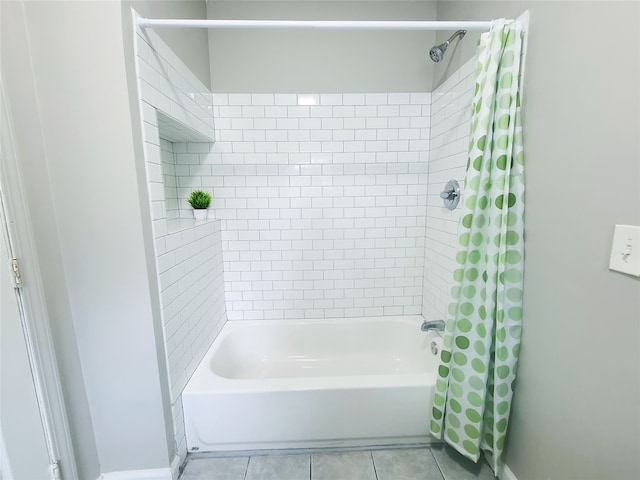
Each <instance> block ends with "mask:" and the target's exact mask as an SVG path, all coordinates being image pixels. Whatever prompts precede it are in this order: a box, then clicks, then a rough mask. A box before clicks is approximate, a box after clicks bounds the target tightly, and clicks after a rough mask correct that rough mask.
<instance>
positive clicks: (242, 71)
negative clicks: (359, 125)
mask: <svg viewBox="0 0 640 480" xmlns="http://www.w3.org/2000/svg"><path fill="white" fill-rule="evenodd" d="M207 9H208V15H209V18H212V19H273V20H434V19H435V2H431V1H376V2H358V1H351V2H350V1H301V2H287V1H246V2H245V1H242V2H225V1H209V2H207ZM434 38H435V34H434V33H433V32H424V31H423V32H408V31H405V32H398V31H395V32H393V31H389V32H383V31H312V30H249V29H236V30H230V29H228V30H222V29H219V30H210V31H209V52H210V55H211V83H212V87H213V88H212V90H213V91H215V92H224V93H227V92H231V93H238V92H243V93H295V92H307V93H338V92H347V93H353V92H356V93H362V92H366V93H373V92H423V91H431V79H432V75H433V73H432V63H431V62H430V61H428V52H429V48H431V46H432V45H433V42H434Z"/></svg>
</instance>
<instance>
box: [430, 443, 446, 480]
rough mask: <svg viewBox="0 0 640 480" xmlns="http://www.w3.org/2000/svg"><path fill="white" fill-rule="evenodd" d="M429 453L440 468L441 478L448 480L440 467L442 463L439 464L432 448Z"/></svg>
mask: <svg viewBox="0 0 640 480" xmlns="http://www.w3.org/2000/svg"><path fill="white" fill-rule="evenodd" d="M429 453H431V457H432V458H433V460H434V462H435V464H436V467H438V471H439V472H440V476H441V477H442V480H447V478H446V477H445V476H444V472H443V471H442V467H441V466H440V462H438V459H437V458H436V456H435V455H434V454H433V450H432V449H431V448H429Z"/></svg>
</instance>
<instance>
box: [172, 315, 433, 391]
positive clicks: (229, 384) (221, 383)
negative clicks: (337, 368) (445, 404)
mask: <svg viewBox="0 0 640 480" xmlns="http://www.w3.org/2000/svg"><path fill="white" fill-rule="evenodd" d="M390 321H395V322H399V323H404V324H407V325H411V326H412V327H414V328H415V330H416V335H422V336H424V337H425V339H430V338H437V337H440V335H439V334H438V332H421V331H420V324H421V323H422V322H423V321H424V317H423V316H422V315H393V316H392V315H389V316H375V317H347V318H314V319H269V320H228V321H227V322H226V323H225V324H224V326H223V327H222V329H221V330H220V333H219V334H218V336H217V337H216V339H215V340H214V342H213V343H212V345H211V347H209V349H208V350H207V353H206V354H205V355H204V357H203V358H202V360H201V362H200V364H199V365H198V367H197V369H196V371H195V372H194V374H193V375H192V376H191V378H190V379H189V381H188V382H187V386H186V387H185V389H184V391H183V395H184V394H187V395H210V394H212V393H229V394H233V393H248V392H274V391H308V390H326V389H327V387H328V386H329V389H343V388H356V389H366V388H374V387H375V388H379V387H380V386H381V385H384V386H385V387H389V388H394V387H401V386H421V385H425V384H428V385H434V384H435V381H436V377H437V374H436V371H435V370H434V371H433V372H427V373H405V374H379V375H376V374H372V375H343V376H328V375H327V376H319V377H285V378H258V379H255V378H252V379H244V378H226V377H222V376H219V375H218V374H216V373H215V372H214V371H213V370H212V369H211V368H210V363H211V360H212V357H213V355H214V354H215V352H216V350H217V348H218V346H219V345H220V344H221V343H222V342H223V341H224V339H225V338H226V337H227V336H229V335H230V334H232V333H233V332H236V331H238V330H242V329H247V328H253V327H258V326H266V325H272V326H278V325H309V324H316V325H317V324H330V325H339V324H344V323H345V322H351V323H388V322H390ZM436 368H437V367H436Z"/></svg>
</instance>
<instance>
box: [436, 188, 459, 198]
mask: <svg viewBox="0 0 640 480" xmlns="http://www.w3.org/2000/svg"><path fill="white" fill-rule="evenodd" d="M457 195H458V192H456V191H455V189H454V188H452V189H450V190H445V191H444V192H440V198H442V199H443V200H448V199H450V198H455V197H456V196H457Z"/></svg>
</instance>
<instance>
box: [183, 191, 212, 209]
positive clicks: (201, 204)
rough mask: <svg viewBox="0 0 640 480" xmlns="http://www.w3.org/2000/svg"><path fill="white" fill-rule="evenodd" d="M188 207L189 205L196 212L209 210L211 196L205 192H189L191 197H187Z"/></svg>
mask: <svg viewBox="0 0 640 480" xmlns="http://www.w3.org/2000/svg"><path fill="white" fill-rule="evenodd" d="M187 202H189V205H191V206H192V207H193V208H195V209H196V210H204V209H206V208H209V204H210V203H211V195H209V194H208V193H207V192H203V191H202V190H194V191H193V192H191V196H190V197H189V200H187Z"/></svg>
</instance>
